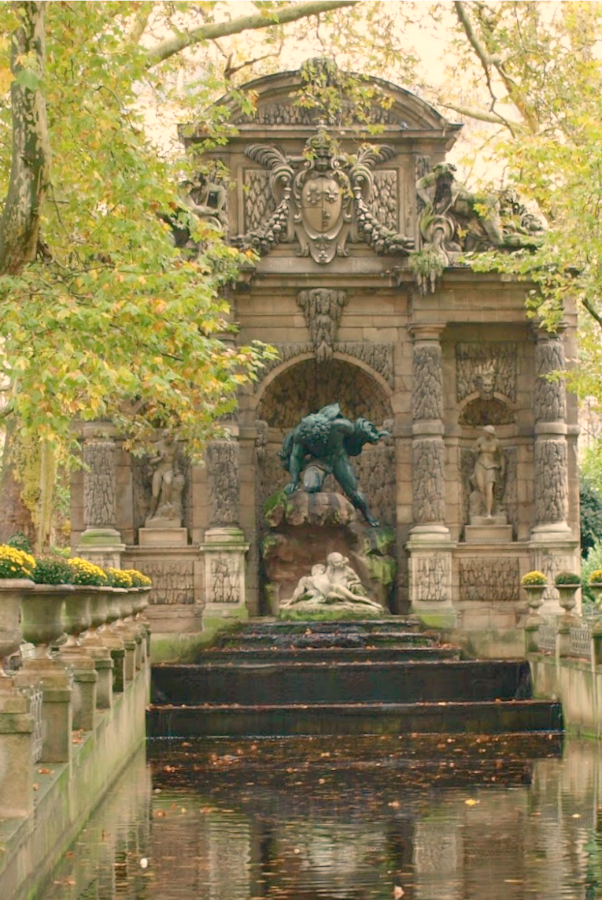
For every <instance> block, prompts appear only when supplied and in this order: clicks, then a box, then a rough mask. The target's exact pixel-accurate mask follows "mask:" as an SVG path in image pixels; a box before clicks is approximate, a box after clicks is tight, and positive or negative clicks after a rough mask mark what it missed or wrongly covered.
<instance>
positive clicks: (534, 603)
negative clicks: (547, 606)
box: [523, 584, 547, 614]
mask: <svg viewBox="0 0 602 900" xmlns="http://www.w3.org/2000/svg"><path fill="white" fill-rule="evenodd" d="M546 588H547V584H523V590H524V592H525V593H526V595H527V603H528V604H529V609H530V610H531V612H532V613H534V614H535V613H537V610H538V609H539V608H540V607H541V606H543V595H544V594H545V592H546Z"/></svg>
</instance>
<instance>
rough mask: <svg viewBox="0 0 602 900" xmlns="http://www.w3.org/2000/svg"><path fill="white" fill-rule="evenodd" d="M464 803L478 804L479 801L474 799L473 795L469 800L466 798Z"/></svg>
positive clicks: (469, 804)
mask: <svg viewBox="0 0 602 900" xmlns="http://www.w3.org/2000/svg"><path fill="white" fill-rule="evenodd" d="M464 803H465V804H466V806H476V805H477V803H479V801H478V800H473V799H472V797H471V798H470V799H469V800H465V801H464Z"/></svg>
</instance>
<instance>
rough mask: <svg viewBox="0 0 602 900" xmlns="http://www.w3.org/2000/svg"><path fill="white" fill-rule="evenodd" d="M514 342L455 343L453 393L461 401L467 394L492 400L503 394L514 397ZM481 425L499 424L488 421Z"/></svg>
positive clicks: (515, 357)
mask: <svg viewBox="0 0 602 900" xmlns="http://www.w3.org/2000/svg"><path fill="white" fill-rule="evenodd" d="M517 358H518V349H517V345H516V343H514V342H511V341H499V342H497V341H495V342H494V341H492V342H490V343H484V344H483V343H481V344H456V396H457V399H458V402H459V403H461V402H462V400H464V399H465V398H466V397H468V396H470V394H474V393H478V394H479V397H480V398H481V399H482V400H492V399H493V397H494V394H496V393H497V394H503V396H504V397H507V398H508V399H509V400H511V401H512V402H513V403H514V402H515V400H516V373H517ZM485 424H491V425H496V424H501V423H496V422H490V423H485Z"/></svg>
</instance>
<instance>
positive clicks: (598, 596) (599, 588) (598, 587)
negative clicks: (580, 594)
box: [588, 581, 602, 613]
mask: <svg viewBox="0 0 602 900" xmlns="http://www.w3.org/2000/svg"><path fill="white" fill-rule="evenodd" d="M588 587H589V589H590V591H591V592H592V594H593V595H594V603H595V604H596V609H597V610H598V612H599V613H600V612H602V581H590V583H589V585H588Z"/></svg>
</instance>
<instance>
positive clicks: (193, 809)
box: [40, 736, 602, 900]
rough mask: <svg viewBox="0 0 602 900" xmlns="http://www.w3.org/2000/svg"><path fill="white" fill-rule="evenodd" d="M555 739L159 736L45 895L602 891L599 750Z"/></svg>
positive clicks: (209, 898)
mask: <svg viewBox="0 0 602 900" xmlns="http://www.w3.org/2000/svg"><path fill="white" fill-rule="evenodd" d="M559 752H560V748H559V746H558V744H557V743H556V742H555V741H549V742H547V743H546V742H545V741H532V742H524V741H522V742H516V741H513V740H511V739H504V738H498V739H480V740H478V741H477V740H476V739H475V738H470V739H468V740H467V741H466V742H464V741H463V739H461V738H454V739H451V740H450V741H449V742H448V740H447V738H440V737H436V738H430V739H424V738H419V737H417V736H407V737H406V738H404V739H398V738H390V737H387V738H383V739H379V738H377V737H372V738H363V739H359V740H358V739H345V740H341V739H335V738H320V739H313V740H312V739H303V740H301V739H294V740H293V739H290V740H285V741H273V740H269V741H265V740H264V741H236V742H232V741H214V742H212V743H208V742H203V743H196V742H194V743H193V742H190V743H188V744H187V743H185V742H184V743H183V742H182V741H172V742H160V743H159V742H157V743H151V744H149V746H148V747H147V750H146V753H144V752H142V753H140V754H139V755H138V756H137V757H136V758H135V759H134V760H133V762H132V763H131V765H130V766H129V767H128V769H127V771H125V772H124V773H123V775H122V776H121V777H120V779H119V781H118V783H117V784H116V785H115V787H114V788H113V789H112V790H111V792H110V796H109V797H108V798H107V800H106V801H105V802H104V803H103V805H102V806H101V807H100V808H99V810H98V811H97V812H96V814H95V816H94V817H93V819H92V820H91V821H90V822H89V824H88V826H87V828H86V829H85V831H84V832H83V833H82V834H81V835H80V836H79V838H78V840H77V841H76V843H75V844H74V845H73V847H72V848H71V851H70V852H69V854H68V855H67V857H66V858H65V860H64V862H63V864H62V865H61V866H60V867H59V869H58V870H57V871H56V872H55V874H54V876H53V879H52V883H51V884H50V885H49V887H48V890H47V891H46V892H45V893H44V894H43V895H42V897H41V898H40V900H76V898H77V900H84V898H85V900H92V898H93V900H117V898H122V900H201V898H202V900H205V898H206V900H252V898H257V900H259V898H268V900H314V898H315V900H318V898H321V900H352V898H353V900H364V898H365V900H367V898H387V900H390V898H392V897H395V896H397V897H402V896H403V897H404V898H406V900H413V898H416V900H469V898H470V900H473V898H474V900H522V898H541V900H544V898H545V900H554V898H559V900H560V898H562V900H577V898H580V900H581V898H584V900H591V898H598V897H599V898H602V793H601V791H602V746H600V745H598V744H596V743H594V742H587V741H567V742H565V746H564V750H563V755H562V757H560V756H559V755H558V754H559ZM534 754H536V755H537V756H538V757H539V758H536V759H533V758H532V756H533V755H534ZM400 891H403V894H401V893H400Z"/></svg>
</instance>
